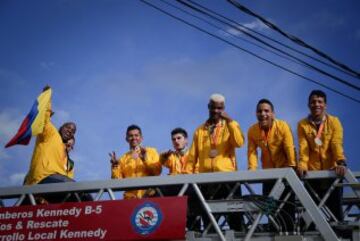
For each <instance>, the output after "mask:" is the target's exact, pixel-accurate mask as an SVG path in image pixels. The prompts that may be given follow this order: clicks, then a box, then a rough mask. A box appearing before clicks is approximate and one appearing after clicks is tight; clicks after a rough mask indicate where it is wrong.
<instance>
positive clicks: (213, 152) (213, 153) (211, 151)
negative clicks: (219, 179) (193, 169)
mask: <svg viewBox="0 0 360 241" xmlns="http://www.w3.org/2000/svg"><path fill="white" fill-rule="evenodd" d="M217 154H218V151H217V150H216V149H211V150H210V152H209V157H210V158H214V157H216V156H217Z"/></svg>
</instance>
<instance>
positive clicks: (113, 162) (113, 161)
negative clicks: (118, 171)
mask: <svg viewBox="0 0 360 241" xmlns="http://www.w3.org/2000/svg"><path fill="white" fill-rule="evenodd" d="M109 156H110V163H111V167H117V166H118V165H119V162H118V161H117V159H116V154H115V152H114V151H113V152H111V153H109Z"/></svg>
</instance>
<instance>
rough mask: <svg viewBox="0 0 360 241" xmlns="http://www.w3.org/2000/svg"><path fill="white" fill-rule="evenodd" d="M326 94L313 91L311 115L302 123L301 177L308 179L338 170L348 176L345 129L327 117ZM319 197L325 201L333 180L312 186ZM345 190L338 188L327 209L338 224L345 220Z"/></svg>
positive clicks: (310, 103) (340, 174) (319, 182)
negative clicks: (310, 173)
mask: <svg viewBox="0 0 360 241" xmlns="http://www.w3.org/2000/svg"><path fill="white" fill-rule="evenodd" d="M326 101H327V100H326V94H325V93H324V92H323V91H321V90H313V91H312V92H311V93H310V95H309V99H308V107H309V109H310V115H309V116H308V117H307V118H304V119H302V120H301V121H300V122H299V123H298V130H297V131H298V138H299V165H298V170H297V171H298V174H299V175H300V176H304V175H306V172H307V171H317V170H335V173H336V174H337V175H339V176H344V174H345V171H346V162H345V159H346V158H345V155H344V149H343V128H342V125H341V123H340V121H339V119H338V118H337V117H335V116H332V115H329V114H327V113H326V108H327V104H326ZM309 183H310V185H311V186H312V188H313V189H314V190H315V191H316V192H317V194H318V195H319V196H320V197H322V196H323V195H325V193H326V191H327V190H328V188H329V187H330V185H331V183H332V180H316V181H313V182H309ZM341 198H342V189H341V188H336V189H335V190H334V191H333V192H332V194H331V195H330V197H329V198H328V201H327V202H326V206H328V207H329V209H330V210H331V211H332V212H333V214H334V215H335V216H336V218H337V219H338V220H340V221H341V220H343V212H342V205H341Z"/></svg>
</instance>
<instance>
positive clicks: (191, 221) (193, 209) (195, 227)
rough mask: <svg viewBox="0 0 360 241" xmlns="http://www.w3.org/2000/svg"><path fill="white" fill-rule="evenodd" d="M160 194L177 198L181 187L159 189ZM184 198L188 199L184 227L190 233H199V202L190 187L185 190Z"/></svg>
mask: <svg viewBox="0 0 360 241" xmlns="http://www.w3.org/2000/svg"><path fill="white" fill-rule="evenodd" d="M160 190H161V193H162V194H163V195H164V196H165V197H167V196H177V195H178V193H179V192H180V190H181V186H165V187H161V188H160ZM184 195H185V196H187V197H188V209H187V219H186V227H187V229H188V230H192V231H200V226H201V220H200V214H201V213H200V212H199V210H200V209H201V204H200V200H199V198H198V197H197V195H196V193H195V191H194V189H193V188H192V186H189V187H188V189H187V190H186V192H185V194H184Z"/></svg>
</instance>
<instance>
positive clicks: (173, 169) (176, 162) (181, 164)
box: [160, 151, 199, 175]
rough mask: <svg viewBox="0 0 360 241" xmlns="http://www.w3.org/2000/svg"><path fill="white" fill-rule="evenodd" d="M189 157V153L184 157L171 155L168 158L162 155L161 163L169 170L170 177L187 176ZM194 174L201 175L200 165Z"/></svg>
mask: <svg viewBox="0 0 360 241" xmlns="http://www.w3.org/2000/svg"><path fill="white" fill-rule="evenodd" d="M188 157H189V151H186V152H185V154H184V155H183V156H180V155H179V154H176V153H171V154H170V155H169V157H168V158H165V157H164V156H162V155H160V162H161V163H162V164H163V165H164V166H165V167H167V168H168V169H169V175H178V174H186V163H187V160H188ZM194 173H199V165H196V167H195V171H194Z"/></svg>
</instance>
